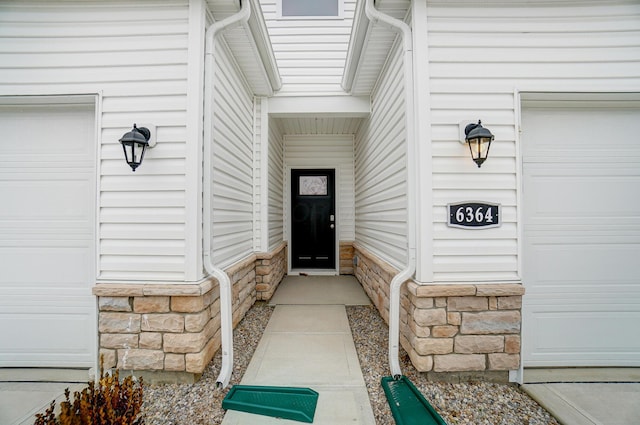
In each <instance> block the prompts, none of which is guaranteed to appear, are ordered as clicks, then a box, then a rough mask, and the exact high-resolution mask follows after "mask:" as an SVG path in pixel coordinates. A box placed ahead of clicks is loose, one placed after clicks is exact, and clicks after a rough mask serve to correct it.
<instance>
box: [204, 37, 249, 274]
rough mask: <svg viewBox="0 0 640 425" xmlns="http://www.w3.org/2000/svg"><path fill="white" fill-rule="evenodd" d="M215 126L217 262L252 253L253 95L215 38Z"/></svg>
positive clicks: (224, 264)
mask: <svg viewBox="0 0 640 425" xmlns="http://www.w3.org/2000/svg"><path fill="white" fill-rule="evenodd" d="M215 55H216V68H215V83H214V113H213V121H214V131H213V138H214V142H213V161H212V166H213V185H212V190H213V227H212V229H213V230H212V231H213V235H212V250H213V262H214V264H216V266H218V267H227V266H229V265H231V264H233V263H234V262H236V261H239V260H241V259H242V258H244V257H246V256H248V255H251V253H252V252H253V246H254V240H253V231H254V229H253V208H254V207H253V202H254V188H253V183H254V182H253V169H254V161H253V155H254V147H253V141H254V135H253V126H254V123H253V113H254V112H253V110H254V106H253V95H252V94H251V92H250V91H249V88H248V86H247V83H246V81H245V80H244V78H243V77H242V73H241V71H240V69H239V68H238V66H237V64H236V62H235V61H234V59H233V56H232V55H231V53H230V51H229V49H228V48H227V46H226V44H225V43H224V42H222V41H221V40H220V39H218V42H217V43H216V50H215Z"/></svg>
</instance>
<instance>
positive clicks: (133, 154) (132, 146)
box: [120, 124, 156, 171]
mask: <svg viewBox="0 0 640 425" xmlns="http://www.w3.org/2000/svg"><path fill="white" fill-rule="evenodd" d="M120 143H122V150H124V158H125V160H126V161H127V164H129V166H130V167H131V169H132V170H133V171H136V168H138V166H139V165H140V164H142V160H143V159H144V153H145V151H146V150H147V148H148V147H149V148H152V147H154V146H155V144H156V143H155V139H151V130H149V129H148V128H147V127H140V128H138V127H137V126H136V125H135V124H133V128H132V129H131V131H129V132H127V133H125V134H124V135H123V136H122V138H121V139H120Z"/></svg>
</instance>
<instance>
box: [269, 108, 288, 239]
mask: <svg viewBox="0 0 640 425" xmlns="http://www.w3.org/2000/svg"><path fill="white" fill-rule="evenodd" d="M283 151H284V145H283V136H282V130H281V128H280V125H279V121H278V120H276V119H273V118H271V119H269V164H268V167H269V177H268V179H269V196H268V199H269V201H268V202H269V206H268V208H269V218H268V222H269V249H270V250H271V249H274V248H275V247H276V246H278V245H279V244H280V243H281V242H282V241H283V240H284V194H283V191H284V179H283V177H284V174H283V173H284V171H283V170H284V155H283Z"/></svg>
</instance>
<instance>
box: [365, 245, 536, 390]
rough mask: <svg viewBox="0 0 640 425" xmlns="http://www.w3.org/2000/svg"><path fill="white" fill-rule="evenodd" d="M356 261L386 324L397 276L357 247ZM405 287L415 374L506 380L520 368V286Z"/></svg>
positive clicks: (406, 333) (407, 339)
mask: <svg viewBox="0 0 640 425" xmlns="http://www.w3.org/2000/svg"><path fill="white" fill-rule="evenodd" d="M355 256H356V258H357V265H356V277H357V278H358V280H359V281H360V282H361V284H362V285H363V287H364V289H365V291H366V292H367V294H368V295H369V297H370V298H371V300H372V301H373V303H374V304H375V306H376V307H377V308H378V311H379V312H380V314H381V315H382V317H383V318H384V319H385V320H386V321H387V322H388V312H389V283H390V282H391V279H392V278H393V276H394V275H395V274H396V273H397V271H396V269H394V268H393V267H391V266H389V265H388V264H387V263H385V262H384V261H382V260H380V259H379V258H378V257H376V256H375V255H373V254H371V253H370V252H368V251H366V250H365V249H363V248H362V247H359V246H357V245H356V246H355ZM403 288H404V290H403V293H402V295H401V313H400V314H401V322H400V323H401V324H400V330H401V336H400V340H401V344H402V346H403V348H404V349H405V350H406V351H407V353H408V354H409V357H410V359H411V362H412V363H413V365H414V366H415V367H416V369H417V370H419V371H421V372H429V373H431V374H433V375H434V377H437V376H438V375H439V374H440V375H441V374H444V373H447V374H449V373H451V372H453V373H459V374H465V373H466V374H469V373H480V374H483V373H484V374H485V375H486V376H491V379H494V378H495V377H497V376H499V378H498V379H500V380H507V379H508V371H509V370H516V369H518V368H519V367H520V348H521V344H520V330H521V323H522V317H521V309H522V295H523V294H524V287H523V286H522V285H520V284H444V285H418V284H416V283H415V282H413V281H410V282H407V283H406V284H405V285H404V287H403ZM476 376H477V375H476Z"/></svg>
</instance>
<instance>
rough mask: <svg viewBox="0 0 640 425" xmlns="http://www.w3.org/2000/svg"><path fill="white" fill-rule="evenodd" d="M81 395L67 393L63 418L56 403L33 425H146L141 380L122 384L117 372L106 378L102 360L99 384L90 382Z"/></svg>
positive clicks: (126, 380) (40, 414)
mask: <svg viewBox="0 0 640 425" xmlns="http://www.w3.org/2000/svg"><path fill="white" fill-rule="evenodd" d="M87 385H88V387H87V388H85V389H83V390H82V392H78V391H76V392H74V393H73V402H71V400H70V399H69V395H70V391H69V389H68V388H67V389H66V390H65V392H64V395H65V399H66V400H65V401H63V402H61V403H60V414H59V415H58V416H57V417H56V415H55V413H54V411H55V401H52V402H51V404H50V405H49V408H47V410H46V411H45V413H44V414H42V413H39V414H37V415H36V421H35V422H34V425H144V416H143V415H142V414H141V413H140V411H141V409H142V392H143V384H142V378H140V379H139V380H137V379H135V378H133V377H131V376H127V377H126V378H124V379H123V380H122V381H121V380H120V373H119V371H118V370H117V369H116V371H115V372H114V373H113V375H109V374H105V373H104V370H103V359H102V358H101V359H100V380H99V381H98V382H97V383H95V382H93V381H89V382H88V383H87Z"/></svg>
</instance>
